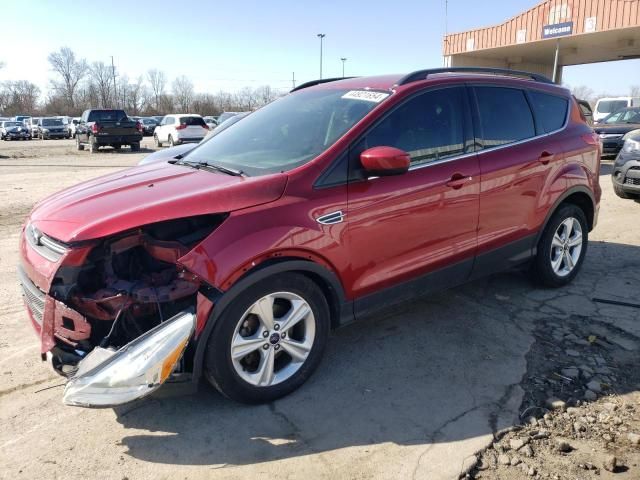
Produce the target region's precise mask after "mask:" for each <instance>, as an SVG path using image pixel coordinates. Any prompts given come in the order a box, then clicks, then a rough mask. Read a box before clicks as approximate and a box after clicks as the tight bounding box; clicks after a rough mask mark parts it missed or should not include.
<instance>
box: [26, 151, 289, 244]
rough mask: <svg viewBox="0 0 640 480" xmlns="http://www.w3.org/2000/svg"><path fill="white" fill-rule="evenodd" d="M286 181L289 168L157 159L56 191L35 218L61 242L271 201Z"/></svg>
mask: <svg viewBox="0 0 640 480" xmlns="http://www.w3.org/2000/svg"><path fill="white" fill-rule="evenodd" d="M286 183H287V175H286V174H274V175H267V176H262V177H234V176H232V175H226V174H224V173H217V172H212V171H209V170H195V169H193V168H189V167H186V166H180V165H172V164H170V163H160V164H158V163H155V164H151V165H148V166H141V167H133V168H130V169H127V170H123V171H119V172H116V173H113V174H110V175H106V176H103V177H99V178H96V179H94V180H90V181H88V182H84V183H80V184H79V185H76V186H74V187H71V188H68V189H66V190H62V191H61V192H59V193H56V194H54V195H51V196H50V197H48V198H45V199H44V200H42V201H41V202H40V203H38V204H37V205H36V206H35V207H34V209H33V211H32V212H31V216H30V221H31V222H32V223H33V224H34V225H35V227H36V228H38V229H39V230H41V231H42V232H44V233H46V234H47V235H49V236H51V237H53V238H56V239H58V240H60V241H62V242H66V243H69V242H76V241H82V240H90V239H95V238H101V237H105V236H108V235H112V234H114V233H118V232H122V231H125V230H129V229H132V228H135V227H138V226H142V225H147V224H150V223H155V222H160V221H164V220H172V219H175V218H182V217H190V216H194V215H203V214H208V213H223V212H230V211H233V210H238V209H242V208H247V207H251V206H255V205H260V204H263V203H268V202H272V201H274V200H277V199H278V198H280V196H281V195H282V193H283V192H284V188H285V185H286Z"/></svg>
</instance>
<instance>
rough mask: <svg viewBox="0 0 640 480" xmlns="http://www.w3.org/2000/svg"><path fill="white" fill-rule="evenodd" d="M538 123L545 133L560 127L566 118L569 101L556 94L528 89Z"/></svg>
mask: <svg viewBox="0 0 640 480" xmlns="http://www.w3.org/2000/svg"><path fill="white" fill-rule="evenodd" d="M529 95H530V96H531V100H532V103H533V111H534V112H535V114H536V119H537V120H538V124H539V125H541V126H542V129H543V130H544V132H545V133H549V132H553V131H555V130H558V129H560V128H562V126H563V125H564V122H565V120H566V118H567V108H568V107H569V101H568V100H567V99H566V98H562V97H558V96H556V95H549V94H547V93H542V92H534V91H529Z"/></svg>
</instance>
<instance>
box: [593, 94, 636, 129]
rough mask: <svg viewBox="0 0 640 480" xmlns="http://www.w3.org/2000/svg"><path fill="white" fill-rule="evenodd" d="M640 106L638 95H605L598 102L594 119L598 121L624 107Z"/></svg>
mask: <svg viewBox="0 0 640 480" xmlns="http://www.w3.org/2000/svg"><path fill="white" fill-rule="evenodd" d="M638 106H640V98H637V97H605V98H601V99H599V100H598V101H597V102H596V108H595V109H594V110H595V111H594V114H593V119H594V121H595V122H596V123H598V122H600V121H601V120H604V119H605V118H606V117H607V116H609V115H610V114H612V113H615V112H617V111H618V110H621V109H623V108H628V107H638Z"/></svg>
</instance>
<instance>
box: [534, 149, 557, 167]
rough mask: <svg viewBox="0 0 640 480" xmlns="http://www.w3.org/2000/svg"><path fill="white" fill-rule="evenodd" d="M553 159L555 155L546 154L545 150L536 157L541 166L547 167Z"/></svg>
mask: <svg viewBox="0 0 640 480" xmlns="http://www.w3.org/2000/svg"><path fill="white" fill-rule="evenodd" d="M554 157H555V155H554V154H553V153H551V152H547V151H546V150H545V151H544V152H542V153H541V154H540V156H539V157H538V161H539V162H540V163H541V164H543V165H547V164H548V163H549V162H550V161H551V160H553V158H554Z"/></svg>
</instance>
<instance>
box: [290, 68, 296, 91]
mask: <svg viewBox="0 0 640 480" xmlns="http://www.w3.org/2000/svg"><path fill="white" fill-rule="evenodd" d="M291 85H292V87H291V89H294V88H296V72H291Z"/></svg>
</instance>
